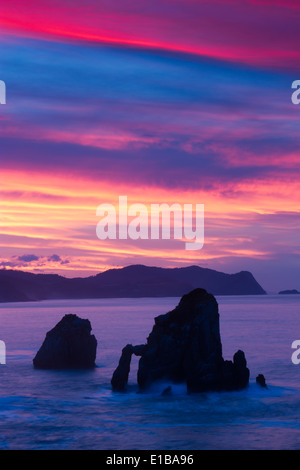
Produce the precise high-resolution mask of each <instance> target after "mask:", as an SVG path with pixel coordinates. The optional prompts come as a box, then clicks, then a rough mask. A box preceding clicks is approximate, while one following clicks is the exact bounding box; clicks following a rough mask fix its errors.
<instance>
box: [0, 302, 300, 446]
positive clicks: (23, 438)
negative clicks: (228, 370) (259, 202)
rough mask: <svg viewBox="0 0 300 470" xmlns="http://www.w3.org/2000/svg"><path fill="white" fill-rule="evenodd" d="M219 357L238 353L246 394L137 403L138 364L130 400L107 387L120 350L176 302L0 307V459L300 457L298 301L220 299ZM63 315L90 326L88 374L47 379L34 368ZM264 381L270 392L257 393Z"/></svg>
mask: <svg viewBox="0 0 300 470" xmlns="http://www.w3.org/2000/svg"><path fill="white" fill-rule="evenodd" d="M217 300H218V303H219V310H220V327H221V338H222V345H223V356H224V358H225V359H232V356H233V354H234V353H235V352H236V351H237V350H238V349H242V350H243V351H244V352H245V354H246V358H247V362H248V367H249V369H250V384H249V387H248V388H247V389H245V390H242V391H239V392H222V393H215V392H214V393H205V394H195V395H188V394H187V393H186V389H185V387H184V386H183V385H180V386H178V385H177V386H173V387H172V388H173V394H172V396H162V394H161V392H162V390H163V389H164V388H165V387H166V385H167V384H166V383H160V384H157V385H156V386H155V387H153V388H152V389H151V390H150V391H149V392H147V393H138V388H137V385H136V371H137V365H138V358H135V357H133V360H132V370H131V373H130V377H129V384H128V391H127V392H126V393H115V392H113V391H112V390H111V386H110V379H111V376H112V373H113V371H114V369H115V367H116V366H117V364H118V360H119V357H120V353H121V349H122V348H123V347H124V346H125V345H126V344H127V343H132V344H141V343H144V342H145V340H146V337H147V336H148V334H149V333H150V331H151V329H152V326H153V320H154V317H155V316H157V315H160V314H163V313H166V312H167V311H168V310H170V309H172V308H174V307H175V306H176V305H177V303H178V301H179V299H176V298H163V299H148V298H144V299H105V300H102V299H101V300H79V301H70V300H61V301H42V302H30V303H11V304H0V325H1V328H0V339H1V340H3V341H5V343H6V348H7V358H6V360H7V364H6V365H0V448H1V449H105V450H125V449H129V450H141V449H149V450H198V449H200V450H201V449H213V450H214V449H300V365H298V366H297V365H294V364H293V363H292V361H291V355H292V352H293V350H292V349H291V344H292V342H293V341H294V340H296V339H299V340H300V296H299V295H298V296H297V295H286V296H283V295H281V296H271V295H268V296H238V297H231V296H230V297H218V298H217ZM66 313H76V314H77V315H79V316H81V317H82V318H88V319H89V320H90V321H91V324H92V328H93V333H94V334H95V336H96V338H97V340H98V351H97V360H96V363H97V368H96V369H95V370H92V371H41V370H35V369H33V367H32V359H33V357H34V356H35V354H36V352H37V350H38V349H39V347H40V346H41V344H42V342H43V340H44V337H45V334H46V332H47V331H48V330H50V329H51V328H52V327H53V326H54V325H55V324H56V323H57V322H58V321H59V320H60V319H61V318H62V316H63V315H64V314H66ZM259 373H262V374H264V375H265V377H266V381H267V384H268V389H262V388H260V387H259V386H258V385H257V384H256V383H255V378H256V376H257V375H258V374H259Z"/></svg>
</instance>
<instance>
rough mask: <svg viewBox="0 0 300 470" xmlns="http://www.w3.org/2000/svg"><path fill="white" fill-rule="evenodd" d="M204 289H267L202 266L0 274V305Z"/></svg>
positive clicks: (178, 294)
mask: <svg viewBox="0 0 300 470" xmlns="http://www.w3.org/2000/svg"><path fill="white" fill-rule="evenodd" d="M199 287H201V288H203V289H205V290H207V291H208V292H210V293H211V294H213V295H262V294H266V292H265V291H264V289H263V288H262V287H261V286H260V285H259V283H258V282H257V281H256V280H255V278H254V277H253V275H252V274H251V273H250V272H248V271H241V272H239V273H236V274H226V273H222V272H218V271H215V270H212V269H206V268H201V267H200V266H189V267H185V268H158V267H150V266H143V265H132V266H127V267H125V268H119V269H109V270H107V271H104V272H102V273H99V274H97V275H95V276H89V277H85V278H80V277H76V278H71V279H70V278H66V277H63V276H60V275H58V274H34V273H29V272H24V271H17V270H4V269H2V270H0V302H22V301H32V300H47V299H84V298H94V299H95V298H122V297H127V298H128V297H181V296H182V295H184V294H185V293H186V292H190V291H191V290H193V289H196V288H199Z"/></svg>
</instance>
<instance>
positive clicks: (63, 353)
mask: <svg viewBox="0 0 300 470" xmlns="http://www.w3.org/2000/svg"><path fill="white" fill-rule="evenodd" d="M91 330H92V327H91V324H90V322H89V320H83V319H82V318H79V317H78V316H77V315H74V314H68V315H65V316H64V317H63V318H62V320H61V321H60V322H59V323H57V325H56V326H55V327H54V328H53V329H52V330H50V331H49V332H48V333H47V334H46V338H45V340H44V342H43V344H42V346H41V348H40V349H39V351H38V352H37V354H36V356H35V358H34V359H33V365H34V367H35V368H37V369H75V368H77V369H89V368H92V367H95V360H96V350H97V340H96V338H95V336H94V335H91Z"/></svg>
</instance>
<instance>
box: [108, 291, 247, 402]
mask: <svg viewBox="0 0 300 470" xmlns="http://www.w3.org/2000/svg"><path fill="white" fill-rule="evenodd" d="M133 351H134V347H133ZM138 352H139V354H137V355H140V356H141V358H140V361H139V368H138V377H137V379H138V384H139V387H140V388H141V389H142V390H144V389H147V388H148V387H149V386H150V385H151V384H152V383H154V382H156V381H159V380H167V381H170V382H174V383H186V385H187V390H188V392H196V393H198V392H206V391H213V390H215V391H216V390H219V391H221V390H239V389H242V388H244V387H246V386H247V385H248V383H249V370H248V368H247V362H246V359H245V355H244V353H243V351H240V350H239V351H237V352H236V353H235V355H234V358H233V361H225V360H224V359H223V357H222V343H221V338H220V328H219V311H218V303H217V301H216V299H215V297H214V296H213V295H212V294H209V293H207V292H206V290H204V289H195V290H193V291H192V292H190V293H189V294H187V295H184V296H183V297H182V298H181V300H180V302H179V304H178V306H177V307H176V308H175V309H174V310H172V311H171V312H168V313H166V314H165V315H160V316H158V317H156V318H155V324H154V326H153V329H152V332H151V333H150V335H149V337H148V338H147V343H146V344H145V345H144V347H143V348H141V347H139V351H138ZM126 369H127V371H128V369H129V364H128V362H127V363H126ZM116 373H117V370H116V371H115V374H114V380H115V382H116V380H117V377H116ZM123 379H124V376H123ZM122 384H123V386H124V388H125V386H126V384H125V382H124V380H123V381H122ZM112 385H113V383H112ZM113 388H114V386H113Z"/></svg>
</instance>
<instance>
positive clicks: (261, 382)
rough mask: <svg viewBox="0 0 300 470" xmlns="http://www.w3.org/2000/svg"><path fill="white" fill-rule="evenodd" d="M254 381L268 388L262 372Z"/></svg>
mask: <svg viewBox="0 0 300 470" xmlns="http://www.w3.org/2000/svg"><path fill="white" fill-rule="evenodd" d="M256 383H257V384H258V385H260V386H261V387H263V388H268V387H267V384H266V379H265V377H264V375H263V374H258V376H257V377H256Z"/></svg>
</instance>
